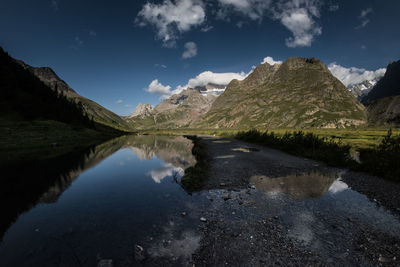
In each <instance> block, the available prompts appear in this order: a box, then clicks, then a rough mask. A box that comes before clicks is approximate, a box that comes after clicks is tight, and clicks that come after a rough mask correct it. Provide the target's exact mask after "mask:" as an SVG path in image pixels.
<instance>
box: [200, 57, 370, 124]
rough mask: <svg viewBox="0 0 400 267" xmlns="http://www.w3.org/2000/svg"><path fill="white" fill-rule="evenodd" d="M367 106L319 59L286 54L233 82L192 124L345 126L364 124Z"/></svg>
mask: <svg viewBox="0 0 400 267" xmlns="http://www.w3.org/2000/svg"><path fill="white" fill-rule="evenodd" d="M365 122H366V116H365V108H364V106H363V105H362V104H360V103H359V102H358V101H357V100H356V99H355V98H354V96H353V95H352V94H351V93H350V92H349V91H348V90H347V88H346V87H345V86H344V85H343V84H342V83H341V82H340V81H339V80H338V79H336V78H335V77H334V76H333V75H332V74H331V73H330V71H329V70H328V68H327V67H326V66H325V65H324V64H323V63H322V62H321V61H319V60H318V59H315V58H311V59H305V58H289V59H288V60H286V61H285V62H284V63H283V64H281V65H274V66H271V65H269V64H268V63H265V64H262V65H260V66H258V67H257V68H256V69H255V70H254V71H253V73H251V74H250V75H249V76H248V77H247V78H246V79H244V80H243V81H238V80H233V81H232V82H231V83H230V84H229V85H228V87H227V88H226V90H225V92H224V93H223V94H222V95H221V96H219V97H218V98H217V99H216V100H215V102H214V103H213V105H212V107H211V109H210V110H209V111H208V113H207V114H205V116H203V117H202V118H201V119H200V120H199V121H197V122H194V123H193V126H194V127H199V128H252V127H258V128H263V127H265V128H284V127H285V128H311V127H314V128H344V127H350V126H359V125H363V124H365Z"/></svg>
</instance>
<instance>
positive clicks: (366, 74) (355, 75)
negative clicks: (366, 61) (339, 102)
mask: <svg viewBox="0 0 400 267" xmlns="http://www.w3.org/2000/svg"><path fill="white" fill-rule="evenodd" d="M328 68H329V70H330V71H331V73H332V74H333V76H335V77H336V78H338V79H339V80H340V81H341V82H342V83H343V84H344V85H345V86H347V87H348V86H350V85H353V84H357V83H361V82H363V81H366V80H374V79H377V78H381V77H382V76H383V75H385V72H386V69H385V68H381V69H377V70H375V71H370V70H366V69H363V68H356V67H351V68H346V67H343V66H341V65H338V64H336V63H335V62H334V63H331V64H329V65H328Z"/></svg>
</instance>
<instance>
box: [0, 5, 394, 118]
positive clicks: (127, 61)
mask: <svg viewBox="0 0 400 267" xmlns="http://www.w3.org/2000/svg"><path fill="white" fill-rule="evenodd" d="M399 10H400V1H398V0H355V1H350V0H325V1H324V0H163V1H156V0H153V1H140V0H120V1H104V0H96V1H92V0H85V1H81V0H79V1H78V0H35V1H31V0H1V2H0V46H1V47H3V49H5V50H6V51H7V52H8V53H9V54H10V55H11V56H13V57H14V58H17V59H21V60H23V61H25V62H26V63H27V64H30V65H32V66H35V67H39V66H49V67H51V68H52V69H53V70H54V71H55V72H56V73H57V74H58V75H59V76H60V77H61V78H62V79H63V80H64V81H66V82H67V83H68V84H69V85H70V86H71V87H72V88H73V89H74V90H76V91H77V92H78V93H79V94H81V95H83V96H85V97H87V98H90V99H92V100H94V101H96V102H98V103H99V104H101V105H103V106H104V107H106V108H108V109H110V110H112V111H114V112H115V113H117V114H119V115H128V114H129V113H131V112H132V111H133V110H134V108H135V107H136V105H137V104H139V103H150V104H152V105H153V106H154V105H156V104H158V103H159V102H160V100H161V99H163V98H165V97H168V96H169V95H171V94H173V93H176V92H179V91H180V90H182V89H183V88H186V87H187V86H192V87H193V86H197V85H204V84H205V83H207V82H214V83H227V82H229V81H230V80H231V79H234V78H236V79H244V78H245V77H246V75H248V74H249V73H250V72H251V70H252V68H254V66H257V65H259V64H261V63H263V62H268V63H270V64H274V63H280V62H281V61H284V60H286V59H287V58H288V57H297V56H300V57H316V58H319V59H320V60H322V61H323V62H324V63H325V64H326V65H328V67H329V68H330V69H331V71H332V73H333V74H334V75H335V76H337V77H338V78H339V79H340V80H342V82H343V83H344V84H345V85H346V86H348V85H351V84H352V83H357V82H361V81H363V80H365V79H372V78H374V77H377V76H382V75H383V73H384V71H385V68H386V66H387V65H388V63H389V62H390V61H396V60H399V59H400V30H399V25H400V16H399V15H398V11H399Z"/></svg>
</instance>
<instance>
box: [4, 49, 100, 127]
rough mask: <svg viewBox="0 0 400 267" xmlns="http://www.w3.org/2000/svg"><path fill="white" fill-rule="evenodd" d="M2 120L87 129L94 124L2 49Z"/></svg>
mask: <svg viewBox="0 0 400 267" xmlns="http://www.w3.org/2000/svg"><path fill="white" fill-rule="evenodd" d="M0 88H1V96H2V97H1V98H0V116H1V117H11V118H12V120H34V119H47V120H55V121H60V122H64V123H69V124H73V125H80V126H83V127H86V128H94V123H93V121H92V120H90V119H89V117H88V116H87V114H86V113H85V112H84V110H83V105H82V103H81V102H78V103H75V102H74V101H73V100H69V99H67V97H66V96H65V95H64V94H63V93H62V92H58V91H57V90H51V89H50V88H49V87H48V86H47V85H45V84H44V83H43V82H41V81H40V80H39V79H38V78H37V77H36V76H35V75H33V74H32V73H31V72H30V71H29V70H26V69H24V68H23V67H22V66H21V65H19V64H18V63H17V62H15V60H14V59H13V58H11V57H10V56H9V55H8V54H7V53H5V52H4V51H3V50H2V49H1V48H0Z"/></svg>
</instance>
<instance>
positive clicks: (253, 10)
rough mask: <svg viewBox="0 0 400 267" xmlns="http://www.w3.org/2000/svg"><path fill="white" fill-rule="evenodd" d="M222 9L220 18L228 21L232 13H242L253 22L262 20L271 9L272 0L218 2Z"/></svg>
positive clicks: (220, 0)
mask: <svg viewBox="0 0 400 267" xmlns="http://www.w3.org/2000/svg"><path fill="white" fill-rule="evenodd" d="M218 2H219V4H220V6H221V9H220V10H219V14H218V17H219V18H221V19H226V18H227V16H228V14H229V13H230V12H231V11H235V12H237V13H240V14H242V15H244V16H246V17H249V18H250V19H252V20H262V18H263V16H264V13H265V12H266V11H267V10H268V9H269V8H270V7H271V3H272V0H218Z"/></svg>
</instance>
